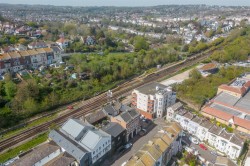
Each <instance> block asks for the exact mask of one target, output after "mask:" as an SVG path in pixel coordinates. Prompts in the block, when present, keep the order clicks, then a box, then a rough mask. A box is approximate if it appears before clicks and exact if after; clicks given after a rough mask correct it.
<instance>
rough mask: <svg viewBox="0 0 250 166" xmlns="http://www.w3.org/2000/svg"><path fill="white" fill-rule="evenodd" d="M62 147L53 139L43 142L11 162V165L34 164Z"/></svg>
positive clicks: (24, 165)
mask: <svg viewBox="0 0 250 166" xmlns="http://www.w3.org/2000/svg"><path fill="white" fill-rule="evenodd" d="M58 149H60V147H59V146H57V145H56V144H55V142H53V141H51V142H49V143H46V144H43V145H41V146H38V147H36V148H34V149H33V150H32V151H31V152H30V153H28V154H26V155H24V156H23V157H21V158H20V159H19V160H17V161H15V162H14V163H12V164H10V165H11V166H33V165H34V164H35V163H37V162H39V161H40V160H42V159H43V158H45V157H47V156H49V155H50V154H52V153H54V152H55V151H57V150H58Z"/></svg>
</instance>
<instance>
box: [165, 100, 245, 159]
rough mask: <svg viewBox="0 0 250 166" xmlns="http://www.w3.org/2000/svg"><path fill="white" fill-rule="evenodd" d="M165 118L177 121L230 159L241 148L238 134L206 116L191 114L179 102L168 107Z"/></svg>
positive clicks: (234, 157)
mask: <svg viewBox="0 0 250 166" xmlns="http://www.w3.org/2000/svg"><path fill="white" fill-rule="evenodd" d="M166 120H167V121H176V122H178V123H179V124H180V125H181V126H182V128H183V130H186V131H188V132H189V133H190V134H192V135H194V136H195V137H197V138H198V139H199V140H200V141H202V142H207V143H208V144H209V145H210V146H213V147H214V148H215V149H217V150H218V151H220V152H223V153H225V154H226V155H227V156H228V157H229V158H231V159H237V158H238V157H239V155H240V153H241V151H242V149H243V145H244V140H242V139H241V138H240V137H239V136H237V135H236V134H234V133H229V132H227V131H226V130H225V128H222V127H218V126H217V125H216V124H213V123H212V122H211V121H210V120H209V119H207V118H202V117H199V116H197V115H195V114H192V113H191V112H189V111H187V110H185V109H184V108H183V105H182V104H181V103H179V102H178V103H176V104H174V105H173V106H172V107H169V108H168V111H167V116H166Z"/></svg>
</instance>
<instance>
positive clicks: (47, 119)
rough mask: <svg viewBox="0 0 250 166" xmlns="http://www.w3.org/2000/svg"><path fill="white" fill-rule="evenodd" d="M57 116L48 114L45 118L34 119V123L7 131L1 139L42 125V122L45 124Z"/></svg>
mask: <svg viewBox="0 0 250 166" xmlns="http://www.w3.org/2000/svg"><path fill="white" fill-rule="evenodd" d="M56 117H57V114H56V113H55V114H53V115H52V116H47V117H44V118H41V119H38V120H35V121H33V122H32V123H29V124H28V125H27V126H25V127H22V128H19V129H16V130H13V131H10V132H7V133H6V134H3V135H2V137H1V138H0V140H3V139H6V138H9V137H11V136H14V135H16V134H19V133H21V132H22V131H24V130H27V129H29V128H32V127H34V126H37V125H40V124H43V123H45V122H47V121H50V120H52V119H54V118H56Z"/></svg>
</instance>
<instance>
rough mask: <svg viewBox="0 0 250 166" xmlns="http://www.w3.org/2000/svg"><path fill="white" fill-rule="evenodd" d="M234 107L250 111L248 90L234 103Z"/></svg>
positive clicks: (249, 93) (249, 92)
mask: <svg viewBox="0 0 250 166" xmlns="http://www.w3.org/2000/svg"><path fill="white" fill-rule="evenodd" d="M235 106H236V107H239V108H242V109H245V110H246V111H249V113H250V91H248V92H247V93H246V94H245V95H244V96H243V97H242V98H241V99H240V100H239V101H238V102H237V103H236V105H235Z"/></svg>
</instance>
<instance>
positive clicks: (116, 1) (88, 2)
mask: <svg viewBox="0 0 250 166" xmlns="http://www.w3.org/2000/svg"><path fill="white" fill-rule="evenodd" d="M0 3H9V4H42V5H56V6H156V5H172V4H177V5H185V4H207V5H223V6H250V0H0Z"/></svg>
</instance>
